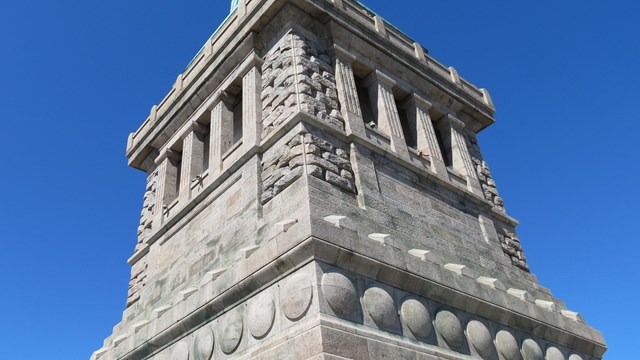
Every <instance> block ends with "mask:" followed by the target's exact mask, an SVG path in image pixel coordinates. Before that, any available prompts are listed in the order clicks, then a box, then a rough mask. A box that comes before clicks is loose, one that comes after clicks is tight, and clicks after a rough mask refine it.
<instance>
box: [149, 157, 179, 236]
mask: <svg viewBox="0 0 640 360" xmlns="http://www.w3.org/2000/svg"><path fill="white" fill-rule="evenodd" d="M179 162H180V157H179V156H178V154H176V153H175V152H174V151H172V150H170V149H166V150H165V151H164V152H162V153H161V154H160V156H159V157H158V159H156V163H157V164H158V184H157V189H156V205H155V209H154V211H153V214H154V220H153V228H154V230H155V229H157V228H158V227H160V226H161V225H162V221H163V215H164V212H165V211H164V209H165V206H167V205H169V203H171V202H172V201H173V200H174V199H175V198H176V195H177V191H178V189H177V182H178V170H179V166H178V164H179Z"/></svg>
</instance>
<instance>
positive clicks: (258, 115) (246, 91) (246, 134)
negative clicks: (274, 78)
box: [242, 65, 262, 151]
mask: <svg viewBox="0 0 640 360" xmlns="http://www.w3.org/2000/svg"><path fill="white" fill-rule="evenodd" d="M261 93H262V74H260V69H259V67H258V66H256V65H254V66H253V67H252V68H251V69H250V70H249V71H248V72H247V73H246V74H245V75H244V77H243V78H242V144H243V147H244V148H245V151H249V150H250V149H252V148H253V147H255V146H258V145H260V139H261V138H262V101H261V99H260V96H261Z"/></svg>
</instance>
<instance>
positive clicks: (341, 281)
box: [322, 272, 358, 315]
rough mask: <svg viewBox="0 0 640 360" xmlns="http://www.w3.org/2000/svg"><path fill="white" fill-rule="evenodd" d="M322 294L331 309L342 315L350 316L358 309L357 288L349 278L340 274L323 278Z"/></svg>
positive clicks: (332, 274)
mask: <svg viewBox="0 0 640 360" xmlns="http://www.w3.org/2000/svg"><path fill="white" fill-rule="evenodd" d="M322 294H323V295H324V298H325V299H326V300H327V302H328V303H329V305H330V306H331V308H332V309H333V310H334V311H335V312H337V313H339V314H341V315H349V314H351V313H353V312H354V311H356V309H357V308H358V296H357V294H356V288H355V287H354V286H353V283H352V282H351V280H349V278H347V277H346V276H344V275H342V274H340V273H337V272H331V273H326V274H324V275H323V276H322Z"/></svg>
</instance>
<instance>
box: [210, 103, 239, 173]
mask: <svg viewBox="0 0 640 360" xmlns="http://www.w3.org/2000/svg"><path fill="white" fill-rule="evenodd" d="M217 96H218V100H217V103H216V105H215V106H214V108H213V110H212V111H211V131H210V133H209V136H210V141H209V174H210V175H211V176H212V179H214V178H215V177H216V176H217V175H219V174H220V173H221V172H222V155H223V154H224V152H225V151H227V149H229V147H230V146H231V143H232V141H233V101H231V99H230V97H229V96H228V95H227V94H226V93H225V92H224V91H221V92H220V93H219V94H218V95H217Z"/></svg>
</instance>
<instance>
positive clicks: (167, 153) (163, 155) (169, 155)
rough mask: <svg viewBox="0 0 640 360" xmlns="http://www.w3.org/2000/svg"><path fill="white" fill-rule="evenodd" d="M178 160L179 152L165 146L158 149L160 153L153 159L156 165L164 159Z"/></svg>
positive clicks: (179, 157)
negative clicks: (162, 148)
mask: <svg viewBox="0 0 640 360" xmlns="http://www.w3.org/2000/svg"><path fill="white" fill-rule="evenodd" d="M167 159H169V160H180V159H181V155H180V153H179V152H177V151H175V150H172V149H170V148H165V149H164V150H161V151H160V155H158V157H157V158H156V160H155V163H156V165H160V164H161V163H162V162H163V161H165V160H167Z"/></svg>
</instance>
